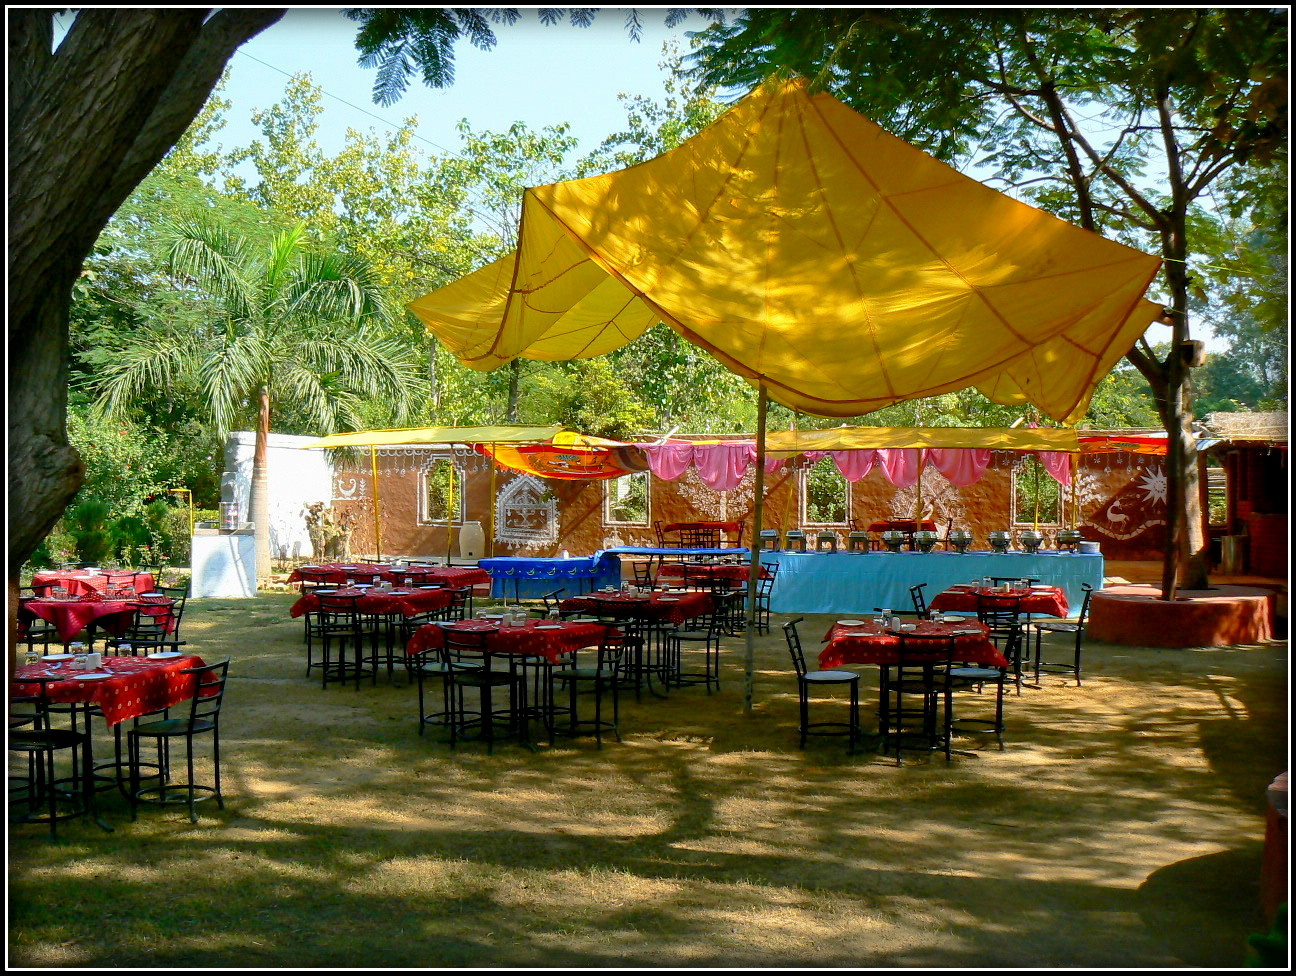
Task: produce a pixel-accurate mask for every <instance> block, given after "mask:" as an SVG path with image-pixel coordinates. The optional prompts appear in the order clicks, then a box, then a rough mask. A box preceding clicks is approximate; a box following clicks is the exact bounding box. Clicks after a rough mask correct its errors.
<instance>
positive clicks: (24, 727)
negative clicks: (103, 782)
mask: <svg viewBox="0 0 1296 976" xmlns="http://www.w3.org/2000/svg"><path fill="white" fill-rule="evenodd" d="M58 680H61V678H60V677H55V676H48V677H38V678H31V679H25V683H30V684H34V685H36V686H37V687H38V691H37V693H36V694H34V695H20V696H15V697H11V698H10V699H9V752H10V753H11V754H19V755H23V756H25V757H26V760H27V762H26V771H25V775H21V776H19V777H18V778H17V782H16V783H15V780H14V777H13V775H12V770H11V775H10V788H9V809H10V813H11V815H15V816H14V819H16V821H17V822H19V823H44V824H48V825H49V830H50V837H57V836H58V824H59V821H61V820H71V819H74V818H77V817H86V816H88V817H90V818H92V819H93V820H94V821H95V822H96V823H97V824H98V825H99V826H100V827H102V828H103V829H104V830H108V831H111V830H112V828H111V827H109V826H108V825H107V824H106V823H104V822H103V820H101V819H100V817H99V809H98V805H97V801H96V790H95V779H94V759H93V756H92V755H91V746H90V733H89V730H88V729H87V730H86V731H84V732H83V731H80V730H79V729H77V728H76V727H75V726H74V727H72V728H55V727H54V726H53V725H52V723H51V722H50V716H51V714H52V713H51V710H50V699H49V685H50V684H51V683H52V682H54V681H58ZM60 754H66V755H67V756H68V758H69V766H68V771H67V773H66V774H64V775H60V773H59V769H58V762H57V757H58V756H59V755H60Z"/></svg>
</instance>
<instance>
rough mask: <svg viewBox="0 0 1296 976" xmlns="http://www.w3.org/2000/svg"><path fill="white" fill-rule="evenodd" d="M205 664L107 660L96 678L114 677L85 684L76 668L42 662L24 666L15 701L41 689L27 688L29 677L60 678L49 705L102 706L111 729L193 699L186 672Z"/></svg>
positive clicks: (182, 657) (192, 659) (193, 659)
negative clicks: (187, 669)
mask: <svg viewBox="0 0 1296 976" xmlns="http://www.w3.org/2000/svg"><path fill="white" fill-rule="evenodd" d="M202 666H203V659H202V658H201V657H198V656H197V655H196V654H179V655H177V656H175V657H171V656H166V657H162V658H151V657H105V658H104V659H103V663H102V665H101V666H100V667H98V668H96V669H95V673H107V674H109V675H110V676H109V677H107V678H103V679H101V680H92V681H86V680H81V679H79V678H78V677H77V675H78V674H81V673H84V672H77V671H73V670H72V662H71V661H70V660H68V661H57V662H51V661H49V660H44V659H43V660H41V661H38V662H37V663H35V664H24V665H22V666H21V667H19V668H18V669H17V670H15V671H14V678H13V682H12V684H11V685H10V691H11V694H13V695H34V694H38V693H39V691H40V686H39V685H36V684H32V683H31V682H24V681H23V678H26V677H57V678H60V679H65V680H58V681H54V682H52V683H50V684H48V685H46V689H47V691H46V693H47V694H48V696H49V699H50V701H52V702H56V703H60V704H83V705H97V706H98V707H99V710H100V711H101V712H103V714H104V718H105V719H106V720H107V722H108V724H109V725H118V724H120V723H121V722H126V721H129V720H130V719H133V718H138V717H140V716H141V715H147V714H149V713H150V712H156V711H160V710H161V709H163V708H170V707H171V706H172V705H178V704H179V703H180V702H182V701H188V700H189V699H190V698H192V697H193V687H194V679H193V676H192V675H187V674H183V673H182V672H183V671H184V670H185V669H186V668H200V667H202Z"/></svg>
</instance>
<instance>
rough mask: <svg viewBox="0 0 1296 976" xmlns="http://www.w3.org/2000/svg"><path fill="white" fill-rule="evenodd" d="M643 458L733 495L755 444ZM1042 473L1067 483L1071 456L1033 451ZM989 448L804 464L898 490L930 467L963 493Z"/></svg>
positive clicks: (859, 454)
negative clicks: (873, 476) (877, 480)
mask: <svg viewBox="0 0 1296 976" xmlns="http://www.w3.org/2000/svg"><path fill="white" fill-rule="evenodd" d="M635 446H636V447H638V448H639V449H640V450H642V451H643V452H644V454H645V456H646V457H647V459H648V467H649V469H650V470H651V471H652V473H653V474H655V475H656V476H657V477H658V478H661V479H662V480H663V481H674V480H675V479H676V478H679V477H680V476H682V475H683V474H684V472H685V471H687V470H688V469H689V467H694V468H696V469H697V472H698V477H700V478H701V479H702V481H703V483H704V484H706V485H707V487H709V488H711V489H712V490H713V491H732V490H733V489H734V488H736V487H738V484H739V482H741V481H742V479H743V475H744V474H746V472H747V469H748V468H749V467H750V466H751V465H752V464H753V463H754V462H755V460H756V445H755V444H754V443H753V442H751V441H730V442H728V443H723V444H691V443H673V444H637V445H635ZM1034 453H1035V454H1036V456H1037V457H1038V458H1039V460H1040V464H1042V465H1043V466H1044V470H1045V471H1046V472H1047V473H1048V475H1049V476H1050V477H1051V478H1053V480H1054V481H1056V482H1057V483H1058V484H1061V485H1069V484H1071V455H1070V454H1068V453H1066V452H1065V451H1038V452H1034ZM991 454H992V451H991V449H990V448H979V447H958V448H954V447H951V448H929V449H927V450H920V449H918V448H907V447H906V448H878V449H876V450H873V449H852V450H843V451H808V452H806V454H805V455H804V459H805V460H806V461H807V462H809V463H810V464H814V463H816V462H817V461H819V460H820V459H822V458H824V457H828V456H831V457H832V460H833V463H834V464H835V465H836V466H837V470H838V471H839V472H841V476H842V477H843V478H845V479H846V480H847V481H850V482H856V481H859V480H860V479H862V478H865V477H867V476H868V474H869V472H871V471H872V470H873V469H874V468H875V467H880V468H881V469H882V473H883V475H884V476H885V477H886V479H887V481H889V482H891V484H893V485H895V486H896V487H897V488H909V487H911V486H912V485H914V484H915V483H916V482H917V481H918V471H919V467H920V464H928V465H931V466H932V467H934V468H935V469H936V470H937V471H938V472H940V474H941V476H942V477H943V478H944V479H945V480H946V481H948V482H949V483H950V484H951V485H954V486H955V487H957V488H962V487H965V486H967V485H971V484H975V483H976V482H978V481H980V480H981V479H982V478H983V477H984V476H985V470H986V468H987V467H988V466H989V464H990V457H991ZM788 460H790V459H789V458H773V457H766V458H765V471H766V473H768V474H774V473H777V472H778V471H780V470H782V468H783V467H784V466H785V465H786V464H787V462H788Z"/></svg>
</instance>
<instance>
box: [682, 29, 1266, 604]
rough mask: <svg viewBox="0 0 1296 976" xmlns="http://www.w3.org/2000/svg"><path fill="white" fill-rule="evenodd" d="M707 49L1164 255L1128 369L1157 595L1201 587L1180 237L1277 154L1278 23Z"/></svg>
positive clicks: (744, 43)
mask: <svg viewBox="0 0 1296 976" xmlns="http://www.w3.org/2000/svg"><path fill="white" fill-rule="evenodd" d="M706 35H707V38H708V41H707V46H706V48H705V49H704V51H703V52H702V54H701V64H702V65H703V67H704V68H705V72H704V77H705V79H706V80H707V81H708V82H710V83H714V84H731V85H740V86H743V87H748V86H750V85H752V84H754V83H756V82H758V81H760V80H762V79H763V78H765V77H767V76H768V75H769V74H771V73H773V72H774V71H778V70H787V69H791V70H795V71H797V72H800V73H802V74H804V75H806V76H808V77H810V78H811V79H812V80H813V81H814V83H815V84H817V85H820V86H822V87H825V88H828V89H831V90H832V91H833V93H834V94H836V95H837V96H838V97H840V98H843V99H844V100H845V101H847V102H848V103H850V104H852V105H854V106H855V107H856V108H858V109H859V110H860V111H861V112H863V113H864V114H866V115H868V116H870V117H871V118H873V119H874V120H875V121H877V122H879V123H880V124H882V125H884V126H886V127H887V128H889V129H890V130H891V131H892V132H894V133H895V134H897V135H899V136H900V137H901V138H904V139H906V140H908V141H910V142H912V143H914V144H916V145H920V146H923V147H924V148H927V149H929V150H930V151H932V152H934V153H935V154H937V155H939V156H941V157H943V158H946V159H961V160H962V161H964V162H969V161H971V162H976V163H979V164H980V165H982V166H984V167H991V168H993V169H994V170H995V171H997V173H998V175H999V176H1000V177H1001V179H1003V180H1004V181H1006V182H1007V183H1009V184H1010V185H1012V186H1013V187H1015V188H1016V189H1017V190H1018V192H1019V193H1021V194H1022V195H1023V196H1025V197H1027V198H1028V199H1031V200H1033V201H1034V202H1036V203H1037V204H1039V205H1040V206H1043V207H1046V208H1048V209H1050V210H1052V211H1054V212H1056V213H1058V214H1059V215H1060V216H1063V217H1065V218H1067V219H1070V220H1072V221H1074V222H1075V223H1078V224H1079V225H1080V226H1082V227H1086V228H1088V229H1091V230H1094V231H1096V232H1098V233H1103V234H1107V235H1109V236H1113V237H1118V238H1121V239H1123V240H1126V241H1128V242H1130V243H1134V244H1136V245H1138V246H1142V247H1143V248H1145V249H1150V250H1154V251H1156V252H1158V253H1160V254H1161V255H1162V257H1163V258H1164V260H1165V264H1164V272H1163V275H1162V280H1161V286H1162V289H1163V295H1162V296H1160V299H1161V300H1162V301H1163V302H1164V304H1165V306H1166V308H1167V310H1168V313H1169V321H1170V327H1171V337H1170V342H1169V343H1168V344H1167V345H1166V346H1165V349H1166V352H1165V353H1164V355H1158V354H1157V353H1156V351H1155V350H1154V349H1153V347H1152V344H1151V343H1149V342H1148V341H1146V340H1141V341H1140V342H1139V343H1138V344H1137V345H1136V346H1135V347H1134V348H1133V349H1131V350H1130V351H1129V353H1128V357H1129V360H1130V362H1131V363H1133V364H1134V366H1136V367H1137V368H1138V370H1139V371H1140V372H1141V373H1142V374H1143V376H1144V377H1145V378H1146V379H1147V381H1148V383H1149V385H1150V386H1151V389H1152V392H1153V396H1154V398H1155V400H1156V404H1157V409H1158V412H1159V414H1160V417H1161V421H1162V423H1163V424H1164V425H1165V428H1166V430H1167V432H1168V434H1169V445H1170V448H1169V457H1168V459H1167V468H1168V471H1169V486H1168V492H1167V511H1168V517H1167V523H1168V524H1167V531H1168V533H1169V539H1170V542H1169V543H1168V544H1167V549H1166V559H1165V567H1164V572H1163V575H1162V591H1163V595H1164V596H1165V598H1166V599H1171V598H1173V596H1174V592H1175V588H1176V586H1178V585H1184V586H1188V587H1197V586H1201V585H1204V584H1205V582H1206V560H1205V554H1206V536H1205V526H1204V521H1203V519H1202V517H1201V506H1200V496H1199V492H1198V484H1197V467H1198V466H1197V460H1196V446H1195V438H1194V436H1193V433H1192V423H1193V408H1192V398H1191V388H1190V381H1189V368H1190V362H1191V357H1192V352H1191V350H1192V346H1191V342H1190V340H1191V335H1192V333H1191V330H1190V328H1189V311H1190V294H1191V286H1192V283H1193V271H1192V265H1191V262H1192V260H1193V258H1194V248H1193V243H1192V239H1191V234H1190V228H1191V225H1192V221H1193V219H1194V218H1195V217H1197V216H1198V215H1199V213H1200V206H1199V201H1200V200H1201V198H1202V197H1203V196H1204V195H1205V194H1207V193H1208V191H1209V190H1210V189H1211V187H1212V186H1213V185H1215V184H1216V183H1217V181H1219V180H1220V179H1221V178H1222V177H1223V176H1225V175H1226V174H1228V173H1229V172H1230V171H1232V170H1234V169H1236V168H1238V167H1243V166H1247V165H1249V164H1252V163H1254V162H1257V161H1265V160H1268V159H1271V158H1272V157H1273V156H1274V155H1275V154H1277V153H1279V152H1281V151H1282V150H1283V149H1284V147H1285V144H1286V70H1287V55H1286V42H1287V14H1286V12H1285V11H1283V10H1280V9H1275V8H1246V9H1243V8H1220V9H1200V8H1191V9H1190V8H1184V9H1133V10H1097V9H1084V10H1075V9H1065V10H1059V9H1047V8H1036V9H1020V10H1000V9H982V10H958V11H954V10H942V9H909V8H889V9H877V8H874V9H859V8H845V9H843V8H838V9H817V8H778V9H752V10H748V11H745V12H744V14H743V17H742V18H741V19H740V20H738V21H736V22H734V23H732V24H730V25H724V26H716V27H712V28H710V29H709V30H708V31H707V32H706ZM1184 556H1186V557H1187V558H1186V559H1184V558H1183V557H1184ZM1181 569H1182V570H1183V573H1182V575H1181V573H1180V570H1181Z"/></svg>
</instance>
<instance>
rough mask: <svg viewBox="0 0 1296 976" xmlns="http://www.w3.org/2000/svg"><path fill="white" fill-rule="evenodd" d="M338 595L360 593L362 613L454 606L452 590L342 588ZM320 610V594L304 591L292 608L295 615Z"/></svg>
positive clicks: (410, 613)
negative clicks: (451, 604)
mask: <svg viewBox="0 0 1296 976" xmlns="http://www.w3.org/2000/svg"><path fill="white" fill-rule="evenodd" d="M336 595H337V596H358V597H359V598H360V599H359V600H357V601H356V609H357V610H359V611H360V612H361V613H399V614H400V615H401V616H402V617H413V616H415V615H417V614H420V613H433V612H435V611H437V610H444V609H445V608H446V607H448V606H450V602H451V599H452V598H451V594H450V591H449V590H405V589H399V590H398V589H391V590H386V591H383V592H381V593H380V592H379V591H378V590H377V589H367V590H361V589H346V588H342V589H339V590H338V591H337V593H336ZM317 610H319V597H318V596H317V595H316V594H314V593H306V594H303V595H302V597H301V599H299V600H298V601H297V602H296V603H294V604H293V606H292V610H291V611H290V612H291V613H292V615H293V616H294V617H300V616H301V615H302V614H304V613H315V612H316V611H317Z"/></svg>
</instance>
